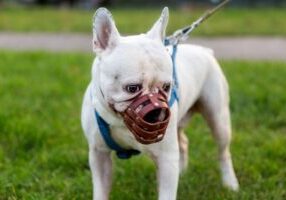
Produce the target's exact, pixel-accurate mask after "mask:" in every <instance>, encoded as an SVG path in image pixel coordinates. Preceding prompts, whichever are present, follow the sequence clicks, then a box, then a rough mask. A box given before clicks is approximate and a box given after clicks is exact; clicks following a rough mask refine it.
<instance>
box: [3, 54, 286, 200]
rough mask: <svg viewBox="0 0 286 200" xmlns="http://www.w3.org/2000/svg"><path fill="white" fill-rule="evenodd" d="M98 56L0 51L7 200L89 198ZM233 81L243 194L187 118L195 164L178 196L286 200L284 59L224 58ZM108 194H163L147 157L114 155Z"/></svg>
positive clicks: (200, 128) (182, 199)
mask: <svg viewBox="0 0 286 200" xmlns="http://www.w3.org/2000/svg"><path fill="white" fill-rule="evenodd" d="M91 62H92V55H87V54H72V53H70V54H64V53H57V54H55V53H54V54H53V53H44V52H37V53H34V52H25V53H16V52H1V53H0V88H1V89H0V105H1V109H0V199H1V200H4V199H5V200H6V199H11V200H12V199H35V200H39V199H41V200H42V199H47V200H53V199H91V194H92V191H91V177H90V171H89V167H88V160H87V144H86V141H85V138H84V136H83V134H82V130H81V127H80V107H81V100H82V95H83V92H84V89H85V86H86V85H87V83H88V82H89V79H90V74H89V73H90V65H91ZM222 65H223V70H224V71H225V73H226V76H227V78H228V80H229V83H230V89H231V100H232V101H231V110H232V121H233V143H232V152H233V160H234V166H235V169H236V172H237V176H238V179H239V181H240V184H241V190H240V192H238V193H232V192H229V191H227V190H225V189H224V188H223V187H222V186H221V182H220V177H219V170H218V163H217V159H216V157H217V156H216V146H215V144H214V142H213V140H212V138H211V136H210V134H209V130H208V129H207V128H206V126H205V124H204V123H203V121H202V119H201V117H199V116H197V117H195V118H194V120H193V121H192V123H191V124H190V126H189V128H188V130H187V133H188V135H189V139H190V153H189V154H190V163H189V168H188V170H187V172H186V173H185V174H183V175H182V176H181V179H180V185H179V190H178V199H179V200H186V199H200V200H208V199H212V200H220V199H237V200H241V199H243V200H264V199H265V200H266V199H267V200H268V199H275V200H282V199H286V168H285V163H286V148H285V145H286V134H285V132H286V107H285V102H286V93H285V88H286V82H285V77H286V63H281V62H246V61H222ZM114 160H115V162H116V167H114V182H113V188H112V193H111V199H114V200H115V199H116V200H120V199H122V200H123V199H124V200H133V199H138V200H146V199H148V200H152V199H156V195H157V194H156V180H155V177H156V175H155V168H154V165H153V163H152V162H151V161H150V160H149V159H148V158H147V157H145V156H138V157H135V158H132V159H130V160H127V161H122V160H118V159H116V158H115V157H114Z"/></svg>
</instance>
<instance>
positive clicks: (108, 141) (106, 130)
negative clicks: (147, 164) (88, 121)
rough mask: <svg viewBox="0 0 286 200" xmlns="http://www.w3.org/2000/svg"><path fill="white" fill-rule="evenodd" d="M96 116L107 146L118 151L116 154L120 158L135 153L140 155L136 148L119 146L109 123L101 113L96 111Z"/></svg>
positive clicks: (128, 156)
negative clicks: (111, 132) (112, 134)
mask: <svg viewBox="0 0 286 200" xmlns="http://www.w3.org/2000/svg"><path fill="white" fill-rule="evenodd" d="M95 117H96V121H97V124H98V128H99V131H100V133H101V135H102V137H103V139H104V141H105V143H106V144H107V146H108V147H109V148H110V149H112V150H113V151H115V152H116V155H117V157H118V158H121V159H128V158H130V157H131V156H133V155H138V154H139V153H140V151H137V150H134V149H123V148H122V147H121V146H119V145H118V144H117V143H116V142H115V141H114V140H113V138H112V136H111V134H110V128H109V124H107V123H106V121H104V119H102V118H101V117H100V116H99V114H98V113H97V112H96V111H95Z"/></svg>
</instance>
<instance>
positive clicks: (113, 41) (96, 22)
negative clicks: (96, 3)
mask: <svg viewBox="0 0 286 200" xmlns="http://www.w3.org/2000/svg"><path fill="white" fill-rule="evenodd" d="M119 37H120V34H119V32H118V30H117V28H116V26H115V23H114V21H113V19H112V15H111V13H110V12H109V11H108V10H107V9H106V8H99V9H97V11H96V12H95V14H94V17H93V51H94V52H95V53H101V52H103V51H105V50H111V49H113V48H114V47H115V46H116V45H117V43H118V41H119Z"/></svg>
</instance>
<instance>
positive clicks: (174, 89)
mask: <svg viewBox="0 0 286 200" xmlns="http://www.w3.org/2000/svg"><path fill="white" fill-rule="evenodd" d="M176 55H177V44H175V45H173V52H172V56H171V58H172V63H173V87H172V91H171V98H170V100H169V102H168V104H169V106H170V107H172V105H173V104H174V103H175V101H176V100H177V101H178V102H179V95H178V89H179V82H178V78H177V72H176Z"/></svg>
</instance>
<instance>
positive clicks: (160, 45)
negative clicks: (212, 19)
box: [81, 8, 239, 200]
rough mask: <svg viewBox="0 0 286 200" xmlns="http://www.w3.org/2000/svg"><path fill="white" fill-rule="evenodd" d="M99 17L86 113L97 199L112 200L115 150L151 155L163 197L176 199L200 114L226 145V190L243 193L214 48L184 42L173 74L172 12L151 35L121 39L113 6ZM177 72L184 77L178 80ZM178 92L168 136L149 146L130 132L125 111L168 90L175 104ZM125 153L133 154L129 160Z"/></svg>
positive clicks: (222, 156)
mask: <svg viewBox="0 0 286 200" xmlns="http://www.w3.org/2000/svg"><path fill="white" fill-rule="evenodd" d="M93 20H94V21H93V49H94V52H95V53H96V54H97V57H96V58H95V60H94V63H93V66H92V80H91V82H90V84H89V85H88V87H87V90H86V92H85V95H84V100H83V105H82V116H81V119H82V127H83V130H84V133H85V136H86V138H87V141H88V144H89V164H90V168H91V172H92V182H93V199H96V200H105V199H108V197H109V192H110V187H111V174H112V172H111V170H112V167H111V166H112V160H111V152H112V150H114V149H115V150H116V151H118V152H117V154H118V156H119V157H124V156H125V157H126V156H127V157H128V156H130V154H136V153H138V152H141V153H145V154H147V155H149V156H150V157H151V158H152V159H153V160H154V162H155V164H156V166H157V169H158V172H157V174H158V176H157V177H158V192H159V199H160V200H166V199H170V200H173V199H176V193H177V187H178V178H179V172H180V170H182V169H185V168H186V166H187V163H188V139H187V137H186V135H185V134H184V131H183V128H184V126H185V125H186V124H187V122H188V120H189V119H190V117H191V116H192V114H193V113H194V112H199V113H201V114H202V115H203V117H204V119H205V120H206V122H207V124H208V125H209V127H210V128H211V130H212V133H213V136H214V138H215V140H216V142H217V144H218V153H219V162H220V169H221V173H222V181H223V184H224V186H226V187H228V188H230V189H231V190H234V191H237V190H238V187H239V185H238V181H237V178H236V176H235V173H234V170H233V166H232V160H231V154H230V150H229V146H230V141H231V122H230V112H229V95H228V84H227V81H226V79H225V77H224V75H223V73H222V71H221V69H220V66H219V64H218V63H217V61H216V59H215V58H214V57H213V54H212V51H211V50H210V49H207V48H203V47H200V46H194V45H184V44H180V45H178V47H177V52H176V57H175V59H174V63H175V66H176V68H175V69H173V63H172V58H171V56H170V55H171V54H172V51H174V50H173V48H172V46H169V47H166V46H164V42H163V41H164V38H165V29H166V26H167V22H168V9H167V8H165V9H164V10H163V11H162V14H161V17H160V18H159V20H158V21H157V22H156V23H155V24H154V25H153V27H152V28H151V30H149V31H148V32H147V33H146V34H140V35H135V36H127V37H125V36H124V37H123V36H121V35H120V34H119V32H118V31H117V28H116V26H115V23H114V21H113V19H112V16H111V14H110V12H109V11H108V10H107V9H105V8H99V9H98V10H97V11H96V13H95V16H94V19H93ZM173 53H174V52H173ZM174 70H175V72H176V77H175V79H176V80H173V79H174ZM174 82H177V83H178V84H174ZM174 87H178V88H176V95H177V98H175V101H174V103H173V104H172V105H170V111H171V115H170V120H169V123H168V126H167V130H166V132H165V136H164V138H163V139H162V140H160V141H157V142H155V143H152V144H148V145H147V144H142V143H140V142H138V140H137V139H136V138H135V137H134V134H132V133H131V132H132V131H130V129H128V128H127V127H126V124H125V123H124V121H123V117H122V113H124V112H125V111H126V109H127V108H128V106H130V104H131V103H132V102H133V101H134V99H136V98H138V96H139V97H140V96H142V95H146V94H155V93H157V92H158V91H161V90H164V92H165V93H166V98H168V99H170V98H172V97H171V95H172V94H171V93H172V91H174V89H175V88H174ZM106 129H107V133H106V132H105V131H106ZM102 132H105V133H102ZM106 134H107V135H108V136H106ZM106 137H107V138H106ZM110 140H111V141H110ZM118 148H119V150H118ZM122 150H126V152H127V153H126V152H123V155H121V154H122V152H120V151H122Z"/></svg>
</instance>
